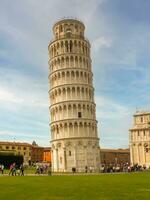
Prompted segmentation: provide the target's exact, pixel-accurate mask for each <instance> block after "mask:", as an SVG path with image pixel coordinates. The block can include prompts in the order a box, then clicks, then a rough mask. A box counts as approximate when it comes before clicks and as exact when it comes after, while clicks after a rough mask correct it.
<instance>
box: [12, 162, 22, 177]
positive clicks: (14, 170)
mask: <svg viewBox="0 0 150 200" xmlns="http://www.w3.org/2000/svg"><path fill="white" fill-rule="evenodd" d="M16 175H18V176H24V166H23V164H21V165H20V166H18V165H16V163H12V164H11V165H10V168H9V176H16Z"/></svg>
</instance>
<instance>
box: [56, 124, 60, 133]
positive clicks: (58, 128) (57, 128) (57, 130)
mask: <svg viewBox="0 0 150 200" xmlns="http://www.w3.org/2000/svg"><path fill="white" fill-rule="evenodd" d="M56 130H57V134H58V133H59V128H58V126H57V128H56Z"/></svg>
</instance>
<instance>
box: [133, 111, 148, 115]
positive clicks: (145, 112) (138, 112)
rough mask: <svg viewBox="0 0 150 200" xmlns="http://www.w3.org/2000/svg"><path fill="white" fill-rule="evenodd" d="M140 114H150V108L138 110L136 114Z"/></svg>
mask: <svg viewBox="0 0 150 200" xmlns="http://www.w3.org/2000/svg"><path fill="white" fill-rule="evenodd" d="M138 115H150V110H138V111H136V113H135V114H134V116H138Z"/></svg>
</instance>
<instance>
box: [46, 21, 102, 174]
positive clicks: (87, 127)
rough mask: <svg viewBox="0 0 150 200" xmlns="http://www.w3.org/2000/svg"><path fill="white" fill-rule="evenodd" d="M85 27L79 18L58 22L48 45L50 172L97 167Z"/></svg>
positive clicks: (96, 140) (92, 89)
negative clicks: (52, 38)
mask: <svg viewBox="0 0 150 200" xmlns="http://www.w3.org/2000/svg"><path fill="white" fill-rule="evenodd" d="M84 30H85V26H84V24H83V23H82V22H81V21H78V20H75V19H64V20H61V21H58V22H57V23H56V24H55V25H54V26H53V33H54V40H53V41H51V42H50V44H49V46H48V50H49V56H50V59H49V69H50V74H49V84H50V90H49V96H50V102H51V105H50V116H51V123H50V126H51V146H52V170H53V171H67V172H68V171H71V170H72V168H73V167H75V168H76V170H77V171H85V167H86V166H87V167H90V166H92V167H93V168H94V169H95V171H98V170H99V165H100V161H99V138H98V133H97V121H96V114H95V112H96V111H95V110H96V105H95V103H94V88H93V74H92V70H91V58H90V43H89V41H88V40H87V39H86V38H85V37H84Z"/></svg>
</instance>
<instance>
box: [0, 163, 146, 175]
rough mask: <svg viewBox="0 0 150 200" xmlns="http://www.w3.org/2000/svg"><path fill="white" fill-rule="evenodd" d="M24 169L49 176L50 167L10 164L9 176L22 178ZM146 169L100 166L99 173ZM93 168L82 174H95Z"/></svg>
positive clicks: (0, 165) (74, 169)
mask: <svg viewBox="0 0 150 200" xmlns="http://www.w3.org/2000/svg"><path fill="white" fill-rule="evenodd" d="M25 169H26V170H27V171H28V170H31V169H32V171H31V172H30V173H31V174H34V173H35V174H39V175H40V174H48V175H51V166H50V165H48V164H42V163H35V164H34V165H32V168H29V167H28V166H24V165H23V164H20V165H16V163H12V164H11V165H10V167H9V172H8V175H9V176H24V171H25ZM146 169H147V168H146V167H145V166H140V165H138V164H136V165H134V166H131V165H129V164H128V163H127V164H123V165H111V164H110V165H102V166H101V168H100V171H99V172H101V173H115V172H137V171H144V170H146ZM95 172H96V171H95V169H94V167H92V166H90V167H88V166H85V171H84V173H95ZM0 173H1V174H4V165H3V164H0ZM72 173H73V174H75V173H77V170H76V168H75V167H72Z"/></svg>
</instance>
